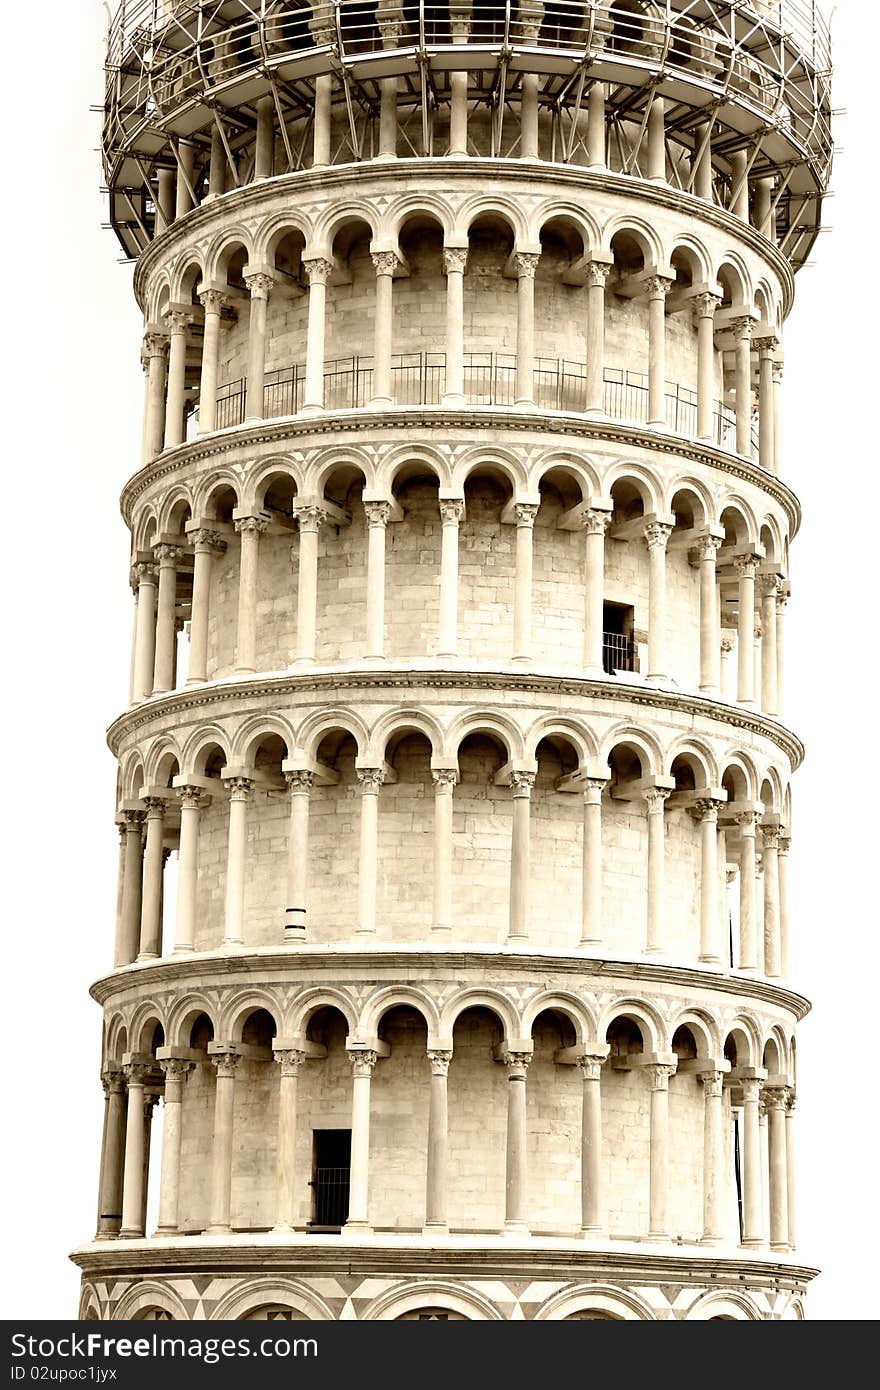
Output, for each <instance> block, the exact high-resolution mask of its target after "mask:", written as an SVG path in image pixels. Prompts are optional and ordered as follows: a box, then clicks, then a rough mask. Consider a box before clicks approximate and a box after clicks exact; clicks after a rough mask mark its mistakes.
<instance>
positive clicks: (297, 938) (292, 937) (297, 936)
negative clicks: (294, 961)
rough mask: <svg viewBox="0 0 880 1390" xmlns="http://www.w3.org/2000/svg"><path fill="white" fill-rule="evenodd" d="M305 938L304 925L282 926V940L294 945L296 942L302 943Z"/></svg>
mask: <svg viewBox="0 0 880 1390" xmlns="http://www.w3.org/2000/svg"><path fill="white" fill-rule="evenodd" d="M305 939H306V929H305V927H285V928H284V940H285V941H287V942H289V943H290V945H291V946H295V945H297V944H298V943H304V942H305Z"/></svg>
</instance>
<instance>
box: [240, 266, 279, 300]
mask: <svg viewBox="0 0 880 1390" xmlns="http://www.w3.org/2000/svg"><path fill="white" fill-rule="evenodd" d="M243 278H244V283H245V284H246V285H247V287H248V292H249V294H250V297H251V299H268V298H269V295H270V294H271V293H272V286H273V285H274V284H275V277H274V275H267V274H266V272H265V271H262V270H258V271H255V272H254V274H253V275H245V276H244V277H243Z"/></svg>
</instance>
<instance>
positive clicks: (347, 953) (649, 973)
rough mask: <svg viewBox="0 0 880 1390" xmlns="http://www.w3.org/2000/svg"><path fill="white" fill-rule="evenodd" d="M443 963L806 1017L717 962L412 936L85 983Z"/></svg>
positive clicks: (795, 1003) (783, 995)
mask: <svg viewBox="0 0 880 1390" xmlns="http://www.w3.org/2000/svg"><path fill="white" fill-rule="evenodd" d="M440 967H442V969H443V970H444V971H446V972H448V973H449V975H450V976H453V977H454V976H455V975H456V974H457V972H460V971H466V970H473V971H476V972H480V973H481V977H482V978H484V979H495V980H497V979H499V978H500V976H501V975H505V974H506V975H508V976H510V975H512V974H513V973H514V972H516V973H518V974H527V973H529V972H532V973H537V974H538V975H539V976H540V977H541V978H542V979H543V978H544V977H545V976H546V974H547V972H548V970H550V971H553V972H554V973H557V974H564V975H581V976H583V977H584V978H585V979H589V978H591V977H596V978H601V980H603V981H610V980H626V981H628V982H632V981H634V980H637V981H639V982H645V981H648V982H650V983H652V984H657V985H661V986H662V985H679V986H687V987H690V988H691V989H694V990H698V991H701V992H706V991H708V990H712V991H715V992H716V993H717V994H723V995H731V996H732V997H733V998H734V999H735V1000H736V1001H737V1007H739V1006H740V1005H741V1002H742V999H743V996H744V995H745V996H747V997H748V998H749V999H757V1000H760V1001H761V1002H762V1003H766V1004H773V1005H775V1006H776V1007H777V1008H783V1009H788V1010H789V1011H790V1012H791V1013H792V1014H793V1016H794V1018H795V1020H796V1021H797V1022H800V1021H801V1019H803V1018H806V1016H807V1014H808V1013H809V1012H810V1003H809V1000H808V999H805V998H804V996H803V995H802V994H797V993H795V991H794V990H791V989H788V988H787V987H786V986H785V985H780V984H777V983H775V982H774V981H772V980H762V979H756V978H754V977H753V976H751V975H743V974H730V973H722V972H721V971H720V970H718V971H711V970H703V969H700V968H699V967H697V966H690V965H674V964H672V963H668V964H667V963H663V962H661V961H656V960H646V959H638V960H617V959H612V958H606V957H604V956H595V955H591V954H590V953H589V951H586V950H583V951H576V950H572V951H560V950H550V949H548V950H545V951H537V950H531V949H529V947H528V946H507V947H505V948H504V949H499V948H498V947H497V946H485V947H482V946H478V945H473V944H470V945H467V946H462V947H458V948H457V947H456V946H455V945H452V944H450V943H447V944H446V945H444V946H442V947H439V946H438V947H433V948H432V947H428V946H427V945H421V944H416V943H413V944H412V945H408V946H406V947H402V946H399V945H394V944H390V945H387V946H384V947H381V946H377V945H370V946H368V947H359V948H355V949H352V948H351V947H350V946H346V945H338V946H327V945H322V946H307V945H302V944H297V945H295V946H290V947H285V948H281V947H274V946H261V947H256V948H251V949H249V950H239V951H237V952H233V953H231V954H230V953H225V952H223V951H220V950H218V951H200V952H194V953H192V954H189V953H187V955H186V956H185V957H179V956H177V957H175V956H169V957H168V958H167V959H166V960H151V961H141V962H139V963H138V962H135V963H134V964H132V965H126V966H122V967H120V969H118V970H114V971H113V973H112V974H111V975H104V976H102V977H101V979H99V980H96V981H95V982H94V984H93V985H92V986H91V989H90V991H89V992H90V994H91V996H92V998H93V999H94V1000H96V1002H97V1003H99V1004H101V1005H104V1004H107V1003H108V1002H109V1001H111V1000H115V999H117V998H118V997H119V996H120V995H122V994H124V993H125V991H126V990H129V989H132V990H137V991H138V992H140V991H142V990H143V988H144V986H160V985H161V986H168V985H171V984H175V983H177V982H178V981H182V982H184V983H185V982H187V981H191V980H192V979H193V978H197V979H198V980H199V981H200V987H203V986H204V981H205V978H206V977H207V976H208V975H209V974H211V975H216V976H218V977H221V978H228V977H229V976H241V977H243V978H246V979H247V980H248V981H249V983H253V976H255V975H261V976H272V975H273V974H277V975H280V976H281V978H283V979H285V980H288V979H289V977H290V976H291V975H293V976H294V977H295V978H296V979H297V981H302V980H303V979H304V978H311V974H309V975H308V976H306V970H307V969H308V971H309V972H314V974H315V976H316V977H320V976H321V975H322V972H323V974H324V976H325V977H327V978H333V979H334V980H339V979H340V978H341V975H342V971H343V970H345V969H351V970H353V971H355V972H356V973H357V978H358V980H360V981H366V980H370V979H372V978H375V979H377V980H380V979H381V980H384V981H386V982H387V980H388V978H389V971H392V970H398V971H399V972H400V973H401V975H402V977H404V978H412V979H416V978H418V977H419V974H420V972H423V971H430V972H432V973H433V974H436V972H437V970H438V969H439V968H440ZM263 982H264V983H266V981H265V980H264V981H263Z"/></svg>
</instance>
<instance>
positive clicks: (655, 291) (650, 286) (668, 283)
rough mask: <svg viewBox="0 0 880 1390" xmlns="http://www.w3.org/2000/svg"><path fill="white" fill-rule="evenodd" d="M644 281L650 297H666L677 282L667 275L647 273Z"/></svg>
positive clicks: (646, 292) (646, 291)
mask: <svg viewBox="0 0 880 1390" xmlns="http://www.w3.org/2000/svg"><path fill="white" fill-rule="evenodd" d="M642 283H643V284H644V286H645V294H646V295H647V296H648V298H649V299H665V298H666V296H667V295H668V293H669V291H670V290H671V289H672V286H673V284H674V283H675V282H674V281H673V280H670V279H668V278H667V277H666V276H665V275H647V276H646V277H645V279H644V281H643V282H642Z"/></svg>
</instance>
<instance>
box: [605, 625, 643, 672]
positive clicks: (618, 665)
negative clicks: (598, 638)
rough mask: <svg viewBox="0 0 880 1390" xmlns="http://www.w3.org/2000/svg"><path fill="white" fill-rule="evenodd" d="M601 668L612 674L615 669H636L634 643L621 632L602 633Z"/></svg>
mask: <svg viewBox="0 0 880 1390" xmlns="http://www.w3.org/2000/svg"><path fill="white" fill-rule="evenodd" d="M602 669H603V671H607V672H608V674H609V676H612V675H613V674H614V672H615V671H634V670H635V669H636V644H635V642H634V641H633V639H632V637H625V636H624V634H623V633H622V632H603V633H602Z"/></svg>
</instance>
